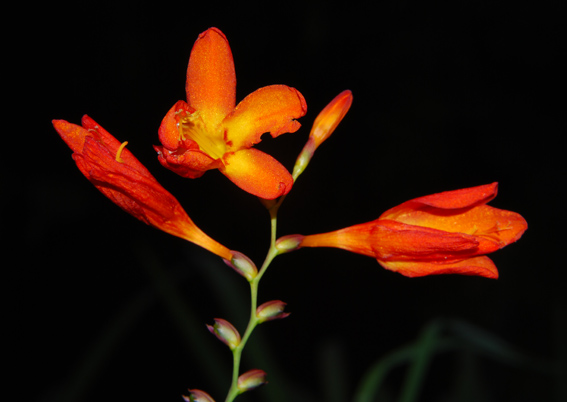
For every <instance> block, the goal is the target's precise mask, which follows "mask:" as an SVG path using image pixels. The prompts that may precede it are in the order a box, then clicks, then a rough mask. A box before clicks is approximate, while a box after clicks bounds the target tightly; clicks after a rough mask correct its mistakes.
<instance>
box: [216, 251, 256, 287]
mask: <svg viewBox="0 0 567 402" xmlns="http://www.w3.org/2000/svg"><path fill="white" fill-rule="evenodd" d="M231 253H232V259H231V260H230V261H229V260H224V262H225V264H226V265H228V266H229V267H231V268H232V269H234V270H235V271H236V272H238V273H239V274H240V275H242V276H243V277H245V278H246V280H247V281H248V282H250V281H251V280H252V279H254V278H255V277H256V275H258V268H256V265H255V264H254V262H253V261H252V260H251V259H250V258H248V257H246V256H245V255H244V254H242V253H240V252H238V251H231Z"/></svg>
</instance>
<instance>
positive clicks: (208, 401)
mask: <svg viewBox="0 0 567 402" xmlns="http://www.w3.org/2000/svg"><path fill="white" fill-rule="evenodd" d="M183 399H184V400H185V402H215V400H214V399H213V398H212V397H211V396H210V395H209V394H207V393H206V392H205V391H201V390H200V389H190V390H189V396H185V395H183Z"/></svg>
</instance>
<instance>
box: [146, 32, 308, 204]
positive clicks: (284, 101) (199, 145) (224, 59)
mask: <svg viewBox="0 0 567 402" xmlns="http://www.w3.org/2000/svg"><path fill="white" fill-rule="evenodd" d="M185 90H186V92H187V102H185V101H178V102H177V103H176V104H175V105H174V106H173V107H172V108H171V109H170V110H169V112H168V113H167V115H166V116H165V118H164V119H163V121H162V124H161V127H160V129H159V139H160V142H161V144H162V146H155V147H154V148H155V149H156V151H157V152H158V158H159V161H160V163H161V164H162V165H163V166H165V167H167V168H168V169H170V170H172V171H174V172H176V173H177V174H179V175H181V176H183V177H189V178H197V177H200V176H202V175H203V174H204V172H205V171H207V170H210V169H219V170H220V171H221V172H222V173H223V174H224V175H225V176H226V177H228V178H229V179H230V180H231V181H232V182H234V183H235V184H236V185H237V186H239V187H240V188H242V189H243V190H245V191H247V192H249V193H251V194H254V195H257V196H259V197H261V198H265V199H274V198H277V197H279V196H281V195H284V194H287V193H288V192H289V190H290V189H291V187H292V185H293V179H292V177H291V175H290V174H289V172H288V171H287V169H286V168H285V167H283V166H282V165H281V164H280V163H279V162H278V161H277V160H275V159H274V158H272V157H271V156H270V155H268V154H266V153H264V152H261V151H259V150H257V149H255V148H252V146H253V145H255V144H257V143H258V142H260V141H261V138H260V137H261V135H262V134H263V133H266V132H269V133H270V134H271V135H272V137H277V136H278V135H280V134H283V133H292V132H295V131H297V130H298V129H299V127H300V124H299V123H298V122H297V121H296V120H295V119H297V118H299V117H301V116H303V115H304V114H305V113H306V111H307V106H306V104H305V99H304V98H303V96H302V95H301V94H300V93H299V92H298V91H297V90H296V89H294V88H290V87H288V86H285V85H272V86H267V87H263V88H260V89H258V90H256V91H254V92H253V93H251V94H250V95H248V96H247V97H246V98H244V99H243V100H242V101H241V102H240V103H239V104H238V105H237V106H236V107H235V99H236V96H235V95H236V75H235V71H234V62H233V59H232V53H231V50H230V46H229V44H228V41H227V39H226V37H225V36H224V34H223V33H222V32H221V31H220V30H218V29H217V28H210V29H208V30H207V31H205V32H203V33H202V34H201V35H199V38H198V39H197V41H196V42H195V45H194V46H193V49H192V51H191V57H190V58H189V66H188V67H187V82H186V86H185Z"/></svg>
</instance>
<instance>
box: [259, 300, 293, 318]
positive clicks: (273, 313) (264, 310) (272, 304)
mask: <svg viewBox="0 0 567 402" xmlns="http://www.w3.org/2000/svg"><path fill="white" fill-rule="evenodd" d="M285 306H286V303H284V302H283V301H281V300H272V301H269V302H266V303H263V304H262V305H260V306H259V307H258V308H257V309H256V317H258V322H259V323H263V322H266V321H272V320H278V319H280V318H285V317H287V316H288V315H289V313H284V309H285Z"/></svg>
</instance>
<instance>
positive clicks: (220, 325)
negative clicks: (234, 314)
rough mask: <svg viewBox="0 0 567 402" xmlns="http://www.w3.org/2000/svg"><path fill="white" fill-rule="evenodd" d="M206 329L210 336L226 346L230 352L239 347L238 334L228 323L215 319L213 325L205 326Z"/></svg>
mask: <svg viewBox="0 0 567 402" xmlns="http://www.w3.org/2000/svg"><path fill="white" fill-rule="evenodd" d="M207 328H208V329H209V331H210V332H211V334H213V335H215V336H216V337H217V338H219V339H220V340H221V341H222V342H224V343H225V344H227V345H228V347H229V348H230V350H234V349H235V348H236V347H237V346H238V345H240V334H239V333H238V331H237V330H236V328H234V326H233V325H232V324H231V323H230V322H228V321H226V320H223V319H222V318H215V324H214V325H207Z"/></svg>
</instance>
